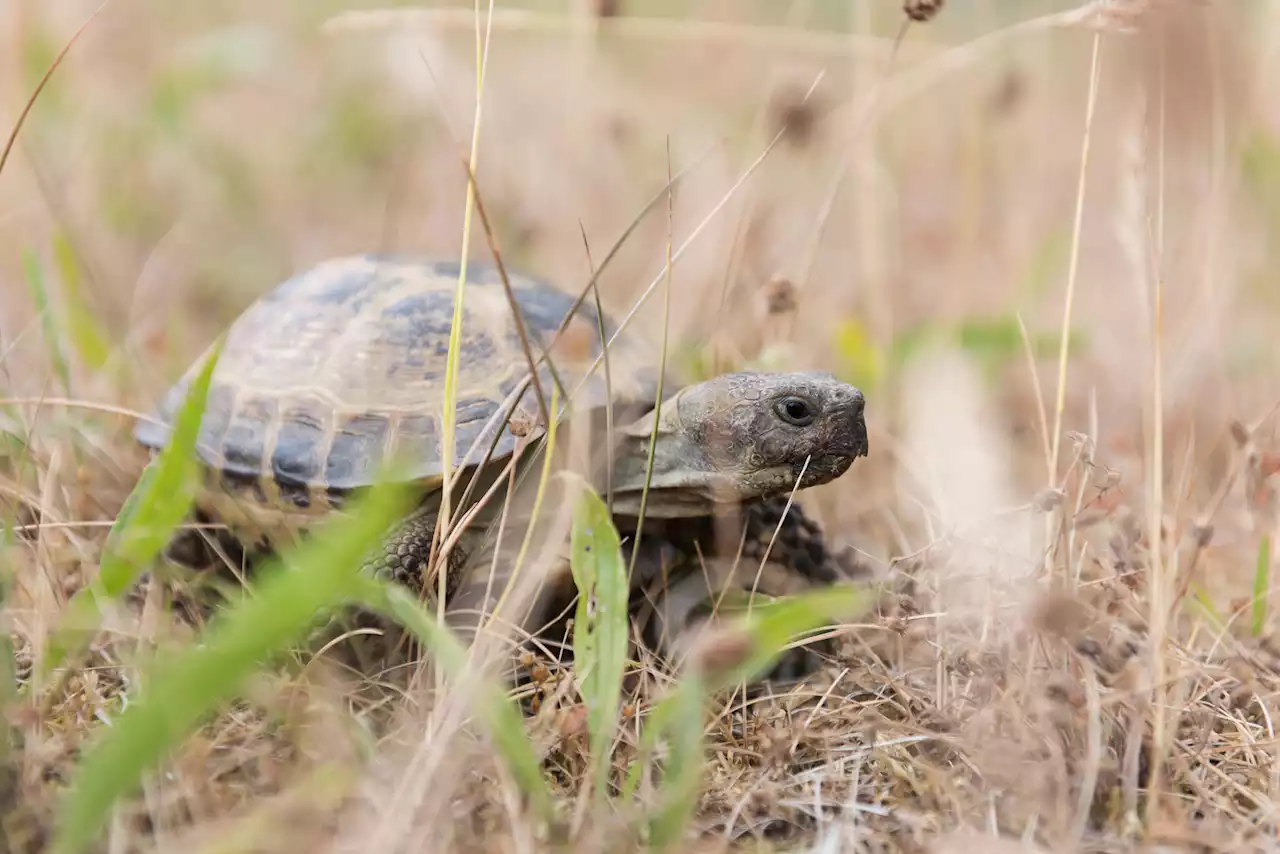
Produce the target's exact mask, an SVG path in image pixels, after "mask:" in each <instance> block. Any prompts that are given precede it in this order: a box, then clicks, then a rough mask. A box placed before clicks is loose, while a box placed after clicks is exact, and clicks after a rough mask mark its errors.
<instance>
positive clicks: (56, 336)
mask: <svg viewBox="0 0 1280 854" xmlns="http://www.w3.org/2000/svg"><path fill="white" fill-rule="evenodd" d="M22 273H23V275H24V276H25V277H26V280H27V288H28V289H29V290H30V291H31V299H32V301H33V302H34V303H35V307H36V313H37V314H39V315H40V328H41V330H42V331H43V332H44V340H45V344H46V346H47V347H48V348H49V361H50V362H52V363H53V371H54V373H55V374H57V375H58V381H59V382H60V383H61V384H62V391H63V393H69V392H70V391H71V368H70V366H69V365H68V364H67V354H66V353H64V352H63V350H62V336H61V334H60V333H59V330H58V322H57V320H56V319H55V318H54V316H53V306H52V305H51V304H50V302H49V288H48V286H47V285H46V284H45V280H44V269H43V268H42V267H41V265H40V259H39V258H37V257H36V254H35V253H34V252H32V251H31V250H30V249H25V248H24V249H23V250H22Z"/></svg>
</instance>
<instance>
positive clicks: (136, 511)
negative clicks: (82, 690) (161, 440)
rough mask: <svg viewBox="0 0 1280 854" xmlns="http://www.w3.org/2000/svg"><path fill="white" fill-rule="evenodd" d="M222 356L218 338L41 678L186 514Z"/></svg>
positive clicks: (66, 617)
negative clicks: (209, 399)
mask: <svg viewBox="0 0 1280 854" xmlns="http://www.w3.org/2000/svg"><path fill="white" fill-rule="evenodd" d="M221 352H222V340H221V339H219V340H218V341H217V342H216V343H215V344H214V346H213V347H212V348H211V349H210V351H209V355H208V358H207V360H206V362H205V364H204V366H203V367H202V368H201V370H200V373H199V374H198V375H197V376H196V378H195V382H194V383H192V386H191V388H190V389H189V390H188V392H187V397H186V399H185V400H184V401H183V404H182V408H181V409H180V410H179V411H178V416H177V419H176V422H175V426H174V430H173V434H172V436H171V438H170V440H169V443H168V444H167V445H166V446H165V448H164V449H163V450H162V451H161V452H160V455H159V456H158V457H157V459H156V460H155V461H153V462H152V463H151V464H149V465H148V466H147V467H146V468H145V469H144V470H143V472H142V476H141V477H140V478H139V480H138V483H137V485H136V486H135V487H134V488H133V491H132V492H130V493H129V497H128V498H127V499H126V500H125V504H124V507H122V508H121V510H120V514H119V515H118V516H117V517H116V521H115V523H114V524H113V525H112V526H111V530H110V532H109V533H108V534H107V542H106V544H105V545H104V546H103V555H102V565H101V568H100V569H99V571H98V575H97V577H96V578H95V579H93V581H91V582H90V584H89V585H87V586H86V587H83V588H81V589H80V590H78V591H76V594H75V595H74V596H73V597H72V598H71V601H70V602H69V603H68V605H67V609H66V611H65V612H64V613H63V615H62V618H61V619H60V620H59V626H58V628H57V630H56V631H55V632H54V634H53V636H52V637H51V638H50V641H49V646H48V650H47V653H46V656H45V662H44V671H45V673H46V674H47V673H48V672H49V671H51V670H52V669H53V668H55V667H57V666H58V665H60V664H61V663H62V662H63V660H64V659H65V658H66V656H67V655H69V654H70V653H71V652H72V650H73V649H75V648H76V647H77V646H79V645H81V644H83V643H85V642H87V641H88V639H89V638H90V637H92V634H93V632H94V631H95V630H96V628H97V626H98V623H99V619H100V614H101V610H100V609H101V606H102V604H104V602H105V601H106V600H111V599H116V598H118V597H119V596H121V595H122V594H123V593H124V592H125V591H126V590H128V589H129V586H130V585H132V584H133V583H134V581H135V580H137V578H138V576H139V575H141V574H142V572H143V571H144V570H145V569H146V568H147V567H148V566H150V565H151V562H152V561H153V560H155V558H156V555H158V554H159V553H160V550H161V549H163V548H164V545H165V543H166V542H167V541H168V540H169V537H170V536H171V535H172V534H173V531H174V529H176V528H177V526H178V525H179V524H181V522H182V520H183V519H184V518H185V517H186V515H187V513H188V512H189V511H190V509H191V505H192V502H193V501H194V499H195V494H196V489H197V487H198V486H199V479H200V460H199V458H198V457H197V456H196V454H195V443H196V437H197V436H198V435H199V431H200V421H201V419H202V418H203V417H204V408H205V399H206V398H207V397H208V394H209V383H210V380H211V379H212V376H213V370H214V367H215V366H216V364H217V361H218V357H219V355H220V354H221Z"/></svg>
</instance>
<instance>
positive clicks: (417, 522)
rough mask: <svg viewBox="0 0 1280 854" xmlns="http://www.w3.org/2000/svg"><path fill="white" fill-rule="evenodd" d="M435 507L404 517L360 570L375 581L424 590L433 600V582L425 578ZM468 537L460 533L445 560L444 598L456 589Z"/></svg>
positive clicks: (465, 558) (468, 553)
mask: <svg viewBox="0 0 1280 854" xmlns="http://www.w3.org/2000/svg"><path fill="white" fill-rule="evenodd" d="M438 513H439V510H438V508H436V507H433V506H424V507H420V508H418V509H417V510H415V511H414V512H413V513H411V514H410V515H408V516H406V517H405V518H404V519H402V520H401V521H400V522H399V523H397V524H396V526H395V527H393V528H392V529H391V531H390V532H389V533H388V534H386V535H385V536H384V537H383V538H382V540H381V541H380V542H379V544H378V546H377V549H376V550H375V551H374V552H373V553H372V554H371V555H370V556H369V557H368V558H366V559H365V561H364V563H363V564H362V566H361V569H362V570H363V571H365V572H369V573H371V574H372V575H373V576H374V577H376V578H383V579H389V580H391V581H395V582H398V583H400V584H403V585H404V586H406V587H408V588H409V589H410V590H412V591H414V592H415V593H419V592H423V591H424V590H425V592H426V594H427V596H429V597H432V598H434V596H435V594H436V591H437V589H438V587H437V580H436V578H435V577H434V576H433V577H431V578H426V577H425V576H426V572H427V568H428V566H429V565H430V563H431V546H432V541H433V540H434V538H435V531H436V519H437V515H438ZM471 551H472V537H470V536H468V534H466V533H464V534H463V536H461V537H459V538H458V541H457V543H455V544H454V545H453V547H452V548H450V549H449V554H448V555H447V556H446V557H445V595H446V596H447V597H448V596H451V595H452V594H453V593H454V592H455V591H457V590H458V588H459V586H460V585H461V583H462V579H463V576H464V574H465V570H466V566H467V562H468V561H469V560H470V558H471Z"/></svg>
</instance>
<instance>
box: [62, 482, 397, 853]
mask: <svg viewBox="0 0 1280 854" xmlns="http://www.w3.org/2000/svg"><path fill="white" fill-rule="evenodd" d="M409 507H410V502H409V500H408V497H407V495H406V491H405V490H403V489H398V488H392V487H387V486H383V487H379V488H377V489H375V490H373V491H372V492H371V493H370V494H369V495H368V496H367V497H365V498H364V499H363V500H360V501H357V502H355V504H354V506H353V508H352V513H351V515H350V516H349V517H345V518H343V517H339V518H338V519H337V520H336V521H334V522H332V523H330V524H327V525H325V526H323V528H321V529H319V530H317V531H316V532H315V534H314V535H313V536H312V537H310V538H308V540H306V541H305V542H304V543H303V544H302V545H301V546H300V547H298V548H297V549H296V550H294V551H293V552H292V554H291V555H289V556H284V557H281V558H280V559H277V560H274V561H272V562H270V563H269V564H268V565H267V566H264V567H263V568H262V569H261V571H260V573H261V574H260V576H259V578H260V581H259V583H258V585H257V587H258V589H257V593H256V595H252V596H244V597H242V598H241V599H239V600H237V601H236V602H235V603H234V604H233V605H232V606H230V607H229V608H228V609H227V610H225V611H223V612H222V613H221V614H220V615H219V616H218V617H217V618H216V619H215V620H214V621H213V622H212V623H211V625H210V627H209V629H208V631H206V632H205V636H204V638H203V639H202V640H201V642H199V643H197V644H193V645H189V646H186V647H184V648H182V649H181V650H180V651H178V652H176V653H171V654H168V655H162V656H160V657H158V658H157V660H155V661H154V662H153V663H152V664H151V665H150V666H149V667H148V668H147V670H146V685H145V687H144V689H143V690H142V692H141V694H140V696H138V697H137V698H136V699H135V700H134V701H133V702H131V703H129V704H128V705H126V707H125V708H124V711H123V712H121V713H120V715H119V717H118V718H117V719H116V721H115V723H114V725H113V726H111V727H110V728H109V729H106V730H103V731H102V732H100V733H98V737H97V738H96V739H95V740H94V741H93V742H92V743H91V744H90V746H89V747H88V749H87V750H86V751H85V753H84V754H83V758H82V760H81V762H80V763H79V765H78V766H77V767H76V769H75V771H74V776H73V778H72V781H71V786H70V788H69V790H68V791H67V793H66V795H65V798H64V800H63V802H62V804H61V809H60V813H59V816H58V821H57V823H56V829H55V835H54V839H53V845H52V847H51V848H50V850H51V851H52V852H54V854H78V852H81V851H84V850H85V849H86V848H88V847H89V846H90V845H91V844H92V843H93V841H94V840H95V838H96V837H97V836H98V834H99V833H100V831H101V829H102V827H103V825H104V824H105V822H106V820H107V818H108V816H109V815H110V812H111V810H112V808H113V807H114V805H115V804H116V802H117V801H118V800H119V799H120V798H121V797H124V796H126V795H127V794H129V793H131V792H132V791H134V790H135V789H136V788H137V786H138V785H139V783H140V781H141V778H142V776H143V774H145V773H146V772H148V771H149V770H151V769H152V768H153V767H154V766H155V765H156V764H157V763H159V762H160V761H161V760H162V759H163V758H164V756H165V755H166V754H167V753H168V752H169V751H170V750H171V749H172V748H174V747H175V746H176V745H177V744H178V743H179V742H180V741H181V740H182V739H183V738H184V737H185V736H187V735H188V734H189V733H191V732H192V731H193V730H194V729H195V728H196V727H197V726H198V725H199V724H200V722H201V721H202V720H204V719H205V717H206V716H207V715H209V714H210V713H211V712H213V711H214V710H215V708H216V707H217V706H218V705H219V704H220V703H222V702H224V701H226V700H228V699H230V698H232V697H233V696H234V695H235V694H236V692H237V691H238V690H239V689H240V687H241V686H242V685H243V684H244V682H245V680H246V679H247V678H249V677H250V676H251V675H252V674H253V673H254V672H255V671H256V670H257V669H258V668H259V667H260V666H261V665H263V664H264V663H266V662H268V661H269V660H270V659H272V658H273V657H275V656H277V655H279V654H281V653H282V652H283V651H285V650H286V649H287V648H288V647H289V646H290V645H291V644H294V643H296V642H299V641H301V640H303V639H304V637H305V635H306V633H307V632H308V630H309V629H310V628H311V627H312V625H313V623H314V622H315V621H316V620H317V618H319V617H320V616H321V615H323V614H324V613H325V612H326V611H329V610H332V609H334V608H336V607H338V606H340V605H342V604H344V603H347V602H349V601H351V600H353V599H355V598H357V597H358V596H359V595H360V594H361V593H362V592H363V589H362V587H361V586H360V583H359V579H361V578H362V576H361V575H360V574H359V572H358V570H357V567H358V565H359V562H360V560H361V559H362V558H363V557H364V556H365V555H366V554H367V553H368V552H369V550H370V548H371V547H372V546H373V544H374V542H375V541H376V540H377V539H378V538H379V537H380V536H381V535H382V534H383V532H384V531H385V530H386V528H387V526H388V525H389V524H390V522H391V520H393V519H395V518H397V517H398V516H400V515H402V514H403V513H404V512H405V511H407V510H408V508H409Z"/></svg>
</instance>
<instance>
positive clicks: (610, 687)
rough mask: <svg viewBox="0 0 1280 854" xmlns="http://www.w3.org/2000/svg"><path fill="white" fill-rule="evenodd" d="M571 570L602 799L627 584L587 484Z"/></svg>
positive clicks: (581, 678) (615, 543) (607, 522)
mask: <svg viewBox="0 0 1280 854" xmlns="http://www.w3.org/2000/svg"><path fill="white" fill-rule="evenodd" d="M570 567H571V569H572V571H573V580H574V583H575V584H576V585H577V588H578V605H577V614H576V615H575V619H574V624H573V629H574V633H573V661H574V667H575V670H576V675H577V679H578V685H579V690H580V691H581V693H582V697H583V701H584V702H585V703H586V706H587V731H588V733H589V738H590V745H591V757H592V762H593V773H592V776H593V779H594V788H595V797H596V798H597V800H598V801H602V800H603V799H604V796H605V794H606V793H607V791H608V783H609V768H610V767H611V763H610V761H609V760H610V755H609V749H608V748H609V743H610V741H611V740H612V739H613V736H614V733H615V731H616V729H617V726H618V715H619V707H618V703H619V699H620V696H621V693H622V674H623V669H624V667H625V666H626V659H627V598H628V584H627V571H626V566H625V564H624V563H623V559H622V548H621V544H620V542H619V539H618V531H617V529H616V528H615V527H614V525H613V520H612V519H611V518H610V516H609V510H608V508H607V507H605V504H604V502H603V501H602V500H601V499H600V496H599V495H597V494H596V492H595V491H594V490H593V489H591V488H590V487H589V486H586V485H584V486H583V489H582V496H581V497H580V498H579V499H578V506H577V510H576V512H575V513H574V518H573V530H572V533H571V557H570Z"/></svg>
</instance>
